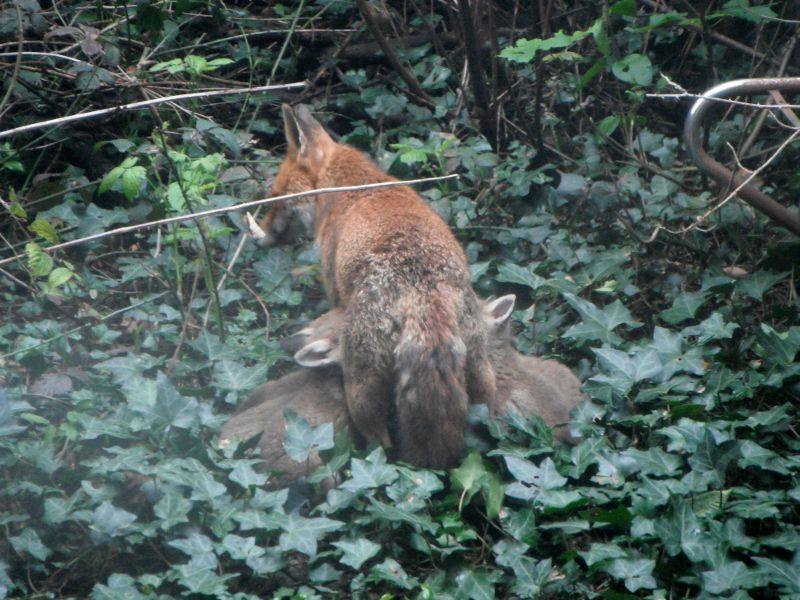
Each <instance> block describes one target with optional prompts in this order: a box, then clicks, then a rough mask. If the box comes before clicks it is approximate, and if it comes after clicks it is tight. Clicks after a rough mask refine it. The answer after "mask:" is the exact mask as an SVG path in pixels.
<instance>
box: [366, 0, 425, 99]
mask: <svg viewBox="0 0 800 600" xmlns="http://www.w3.org/2000/svg"><path fill="white" fill-rule="evenodd" d="M356 4H357V5H358V10H359V12H360V13H361V16H362V17H363V18H364V22H365V23H366V24H367V29H369V32H370V33H371V34H372V37H373V38H375V41H376V42H377V43H378V45H379V46H380V47H381V50H383V54H384V56H386V60H388V61H389V64H391V65H392V68H394V70H395V71H397V74H398V75H399V76H400V77H401V78H402V79H403V81H405V82H406V85H407V86H408V89H409V90H410V91H411V93H413V94H414V95H415V96H417V97H418V98H419V99H420V100H421V101H422V102H424V103H425V104H427V105H428V106H433V102H432V101H431V99H430V97H428V94H426V93H425V90H423V89H422V86H421V85H420V84H419V81H417V78H416V77H414V75H413V74H412V73H410V72H409V71H408V69H406V68H405V67H404V66H403V63H401V62H400V59H399V58H397V54H396V53H395V51H394V50H392V47H391V46H390V45H389V41H388V40H387V39H386V37H385V36H384V35H383V32H382V31H381V28H380V26H379V25H378V22H377V20H376V19H375V15H374V14H373V12H372V11H373V8H372V7H371V6H370V5H368V4H367V2H366V0H356Z"/></svg>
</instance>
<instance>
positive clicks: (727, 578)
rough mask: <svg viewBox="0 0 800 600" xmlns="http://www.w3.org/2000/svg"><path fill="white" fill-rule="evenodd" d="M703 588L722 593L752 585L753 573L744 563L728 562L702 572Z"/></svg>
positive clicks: (712, 592)
mask: <svg viewBox="0 0 800 600" xmlns="http://www.w3.org/2000/svg"><path fill="white" fill-rule="evenodd" d="M702 575H703V589H704V590H705V591H706V592H709V593H711V594H723V593H725V592H728V591H731V590H736V589H739V588H745V589H747V588H749V587H752V585H748V584H752V583H753V575H752V574H751V573H750V572H749V571H748V570H747V566H745V564H744V563H742V562H739V561H735V562H729V563H726V564H724V565H722V566H721V567H719V568H717V569H715V570H713V571H705V572H703V574H702Z"/></svg>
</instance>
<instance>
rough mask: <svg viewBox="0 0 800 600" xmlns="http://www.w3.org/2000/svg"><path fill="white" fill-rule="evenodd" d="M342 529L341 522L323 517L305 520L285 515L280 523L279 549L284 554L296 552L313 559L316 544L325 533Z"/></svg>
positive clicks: (294, 515)
mask: <svg viewBox="0 0 800 600" xmlns="http://www.w3.org/2000/svg"><path fill="white" fill-rule="evenodd" d="M342 527H344V523H342V522H341V521H334V520H333V519H328V518H325V517H317V518H313V519H307V518H305V517H301V516H300V515H297V514H291V515H287V516H286V518H285V519H283V520H282V522H281V529H283V533H282V534H281V536H280V539H279V547H280V549H281V550H283V551H284V552H286V551H288V550H297V551H298V552H302V553H303V554H305V555H306V556H308V557H310V558H313V557H314V556H316V554H317V542H318V541H319V538H320V537H322V536H323V535H324V534H325V533H329V532H331V531H337V530H339V529H341V528H342Z"/></svg>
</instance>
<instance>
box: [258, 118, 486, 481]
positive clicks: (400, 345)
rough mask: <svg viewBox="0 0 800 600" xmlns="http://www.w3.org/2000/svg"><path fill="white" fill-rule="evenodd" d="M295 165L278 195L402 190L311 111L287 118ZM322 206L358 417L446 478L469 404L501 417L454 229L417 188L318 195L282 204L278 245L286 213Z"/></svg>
mask: <svg viewBox="0 0 800 600" xmlns="http://www.w3.org/2000/svg"><path fill="white" fill-rule="evenodd" d="M283 114H284V127H285V130H286V138H287V142H288V150H287V155H286V158H285V160H284V162H283V163H282V165H281V167H280V170H279V172H278V174H277V176H276V178H275V182H274V184H273V188H272V194H273V196H277V195H283V194H287V193H295V192H301V191H308V190H312V189H317V188H325V187H341V186H352V185H360V184H366V183H375V182H386V181H394V178H392V177H390V176H389V175H387V174H386V173H384V172H383V171H381V170H380V169H379V168H378V167H377V166H376V165H375V164H374V163H373V162H372V161H371V160H370V159H369V158H368V157H367V156H366V155H364V154H363V153H361V152H359V151H358V150H356V149H355V148H352V147H350V146H346V145H344V144H338V143H336V142H335V141H334V140H333V139H332V138H331V137H330V136H329V135H328V134H327V132H326V131H325V130H324V129H323V128H322V126H321V125H320V124H319V123H318V122H317V121H316V120H315V119H314V118H313V117H312V116H311V114H310V112H309V110H308V108H306V107H304V106H300V107H298V108H297V109H294V110H293V109H292V108H290V107H289V106H287V105H284V107H283ZM312 206H313V212H314V220H315V227H316V240H317V243H318V245H319V249H320V262H321V270H322V279H323V283H324V286H325V291H326V294H327V296H328V298H329V300H330V301H331V303H332V304H333V305H334V306H335V307H338V308H341V309H342V310H343V311H344V313H343V315H344V322H343V326H342V329H341V351H342V352H341V367H342V373H343V377H344V388H345V397H346V401H347V406H348V409H349V412H350V417H351V419H352V421H353V424H354V426H355V428H356V429H357V430H358V432H359V433H360V434H361V435H362V436H364V437H365V438H366V439H368V440H369V439H377V440H378V441H379V442H380V443H381V444H383V445H384V446H389V445H394V446H395V447H396V449H397V454H398V457H399V458H400V459H402V460H405V461H407V462H410V463H414V464H417V465H420V466H427V467H434V468H437V467H449V466H452V465H453V464H454V463H455V461H456V459H457V458H458V456H459V454H460V452H461V449H462V447H463V435H464V427H465V424H466V417H467V405H468V403H469V402H470V401H472V402H480V403H486V404H487V405H489V407H490V409H491V410H495V408H496V406H495V405H496V401H495V381H494V371H493V370H492V368H491V365H490V364H489V360H488V356H487V350H486V332H485V327H484V325H483V322H482V319H481V313H480V306H479V302H478V299H477V298H476V296H475V294H474V292H473V291H472V286H471V278H470V272H469V267H468V264H467V260H466V257H465V255H464V252H463V250H462V249H461V246H460V245H459V244H458V242H457V240H456V239H455V237H454V236H453V234H452V232H451V231H450V229H449V228H448V226H447V224H446V223H445V222H444V221H443V220H442V219H441V218H440V217H439V216H438V215H437V214H436V213H435V212H434V211H433V209H431V208H430V207H429V206H428V205H427V204H426V203H425V201H424V200H423V199H422V198H421V197H420V196H419V195H418V194H417V193H416V192H415V191H414V190H412V189H411V188H409V187H407V186H397V187H390V188H379V189H370V190H361V191H350V192H337V193H324V194H318V195H317V196H316V197H315V198H313V199H310V200H306V201H305V202H304V201H303V200H300V201H299V202H294V203H292V204H287V203H280V204H276V205H274V206H273V207H272V208H271V209H270V211H269V212H268V213H267V215H266V217H265V218H264V220H263V221H262V228H263V229H264V230H265V233H266V234H267V237H266V238H265V239H264V243H266V244H273V243H276V242H277V241H278V240H279V238H280V236H281V234H282V233H284V232H285V230H286V228H287V226H288V224H289V220H290V215H289V213H290V212H291V211H293V210H300V211H301V212H302V211H305V212H306V214H307V213H308V212H309V209H310V208H311V207H312Z"/></svg>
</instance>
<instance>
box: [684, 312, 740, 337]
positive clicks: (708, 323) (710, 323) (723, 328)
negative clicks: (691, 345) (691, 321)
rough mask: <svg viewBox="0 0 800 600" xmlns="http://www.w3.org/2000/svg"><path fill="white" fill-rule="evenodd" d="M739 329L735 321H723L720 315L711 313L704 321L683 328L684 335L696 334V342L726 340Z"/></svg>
mask: <svg viewBox="0 0 800 600" xmlns="http://www.w3.org/2000/svg"><path fill="white" fill-rule="evenodd" d="M737 329H739V325H737V324H736V323H725V321H724V320H723V319H722V315H721V314H719V313H718V312H715V313H712V314H711V316H710V317H708V318H707V319H706V320H705V321H702V322H701V323H700V324H699V325H695V326H693V327H687V328H686V329H684V330H683V333H684V335H696V336H697V343H698V344H700V345H702V344H707V343H708V342H710V341H712V340H727V339H730V338H731V337H733V332H734V331H736V330H737Z"/></svg>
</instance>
